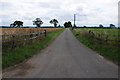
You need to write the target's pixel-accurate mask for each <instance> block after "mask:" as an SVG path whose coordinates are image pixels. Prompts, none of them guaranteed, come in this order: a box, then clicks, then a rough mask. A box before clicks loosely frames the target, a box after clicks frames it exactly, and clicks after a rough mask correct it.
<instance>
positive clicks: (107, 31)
mask: <svg viewBox="0 0 120 80" xmlns="http://www.w3.org/2000/svg"><path fill="white" fill-rule="evenodd" d="M80 30H87V31H89V30H91V31H94V32H97V33H100V34H109V35H118V32H120V29H95V28H93V29H92V28H83V29H80Z"/></svg>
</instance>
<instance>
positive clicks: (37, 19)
mask: <svg viewBox="0 0 120 80" xmlns="http://www.w3.org/2000/svg"><path fill="white" fill-rule="evenodd" d="M42 24H43V21H42V20H41V19H40V18H36V19H35V20H34V21H33V25H36V26H37V27H40V26H41V25H42Z"/></svg>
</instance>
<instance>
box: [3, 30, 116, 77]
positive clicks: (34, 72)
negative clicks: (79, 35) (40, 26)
mask: <svg viewBox="0 0 120 80" xmlns="http://www.w3.org/2000/svg"><path fill="white" fill-rule="evenodd" d="M3 77H4V78H117V77H118V66H117V65H115V64H113V63H112V62H110V61H108V60H106V59H105V58H103V57H102V56H100V55H98V54H97V53H96V52H94V51H92V50H91V49H89V48H88V47H86V46H84V45H83V44H82V43H80V42H79V41H78V40H77V39H76V38H75V37H74V35H73V34H72V33H71V31H70V30H69V29H66V30H65V31H64V32H63V33H62V34H61V35H60V36H58V37H57V38H56V40H55V41H54V42H52V43H51V44H50V45H49V46H48V47H47V48H45V49H44V50H42V51H41V52H40V53H38V54H36V55H34V56H33V57H31V58H30V59H28V60H27V61H25V62H24V63H22V64H19V66H16V67H14V68H10V69H8V70H5V71H4V72H3Z"/></svg>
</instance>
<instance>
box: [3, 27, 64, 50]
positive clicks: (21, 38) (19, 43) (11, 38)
mask: <svg viewBox="0 0 120 80" xmlns="http://www.w3.org/2000/svg"><path fill="white" fill-rule="evenodd" d="M1 29H2V43H3V44H2V50H3V51H6V50H9V49H16V48H20V47H23V46H26V45H32V44H34V43H37V42H40V41H41V40H43V39H45V38H47V35H48V34H49V32H53V31H56V30H60V29H62V28H1ZM45 30H46V32H45Z"/></svg>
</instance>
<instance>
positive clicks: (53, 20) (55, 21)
mask: <svg viewBox="0 0 120 80" xmlns="http://www.w3.org/2000/svg"><path fill="white" fill-rule="evenodd" d="M50 23H51V24H54V27H57V24H58V20H57V19H52V20H51V21H50Z"/></svg>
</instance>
